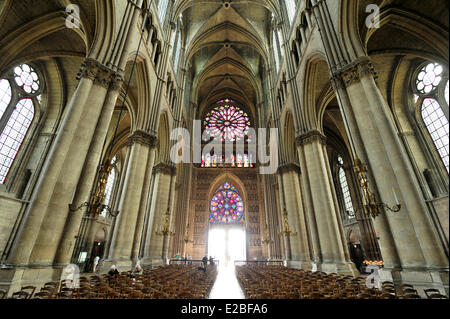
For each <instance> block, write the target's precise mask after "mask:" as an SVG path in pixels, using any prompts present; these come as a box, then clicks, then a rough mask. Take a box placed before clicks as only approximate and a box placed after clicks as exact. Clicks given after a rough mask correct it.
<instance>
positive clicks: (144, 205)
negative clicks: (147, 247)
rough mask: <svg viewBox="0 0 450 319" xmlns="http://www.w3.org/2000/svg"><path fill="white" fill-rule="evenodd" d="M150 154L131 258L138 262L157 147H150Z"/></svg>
mask: <svg viewBox="0 0 450 319" xmlns="http://www.w3.org/2000/svg"><path fill="white" fill-rule="evenodd" d="M149 152H150V154H149V156H148V161H147V164H146V165H145V166H146V167H147V170H146V172H145V179H144V185H143V188H142V194H141V202H140V206H139V215H138V220H137V222H136V230H135V232H134V241H133V249H132V251H131V258H132V260H133V262H137V260H138V259H139V250H140V247H141V238H142V236H143V228H144V219H145V215H146V212H147V210H148V207H147V206H148V201H147V199H148V195H149V192H150V191H151V180H152V172H153V164H154V161H155V152H156V148H155V147H153V148H151V149H150V151H149Z"/></svg>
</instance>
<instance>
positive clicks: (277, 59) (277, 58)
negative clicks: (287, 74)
mask: <svg viewBox="0 0 450 319" xmlns="http://www.w3.org/2000/svg"><path fill="white" fill-rule="evenodd" d="M273 54H274V56H275V67H276V69H277V73H278V70H279V69H280V55H279V48H278V41H277V34H276V32H275V31H274V32H273Z"/></svg>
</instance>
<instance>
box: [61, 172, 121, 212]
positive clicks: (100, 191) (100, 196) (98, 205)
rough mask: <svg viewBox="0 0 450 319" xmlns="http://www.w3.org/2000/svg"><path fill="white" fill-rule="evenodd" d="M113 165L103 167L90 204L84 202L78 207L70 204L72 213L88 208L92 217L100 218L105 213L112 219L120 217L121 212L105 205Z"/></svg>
mask: <svg viewBox="0 0 450 319" xmlns="http://www.w3.org/2000/svg"><path fill="white" fill-rule="evenodd" d="M112 168H113V167H112V165H101V166H100V173H99V178H98V182H97V186H96V188H95V189H96V191H95V193H94V195H93V196H92V197H91V200H90V201H89V202H84V203H82V204H81V205H79V206H78V207H77V206H76V205H74V204H69V209H70V211H71V212H73V213H74V212H76V211H79V210H80V209H82V208H83V207H87V208H88V212H87V214H88V215H89V216H92V217H97V216H100V215H101V214H102V213H103V212H104V211H106V212H107V213H108V214H109V215H110V216H111V217H117V215H119V211H118V210H117V211H113V210H112V209H111V207H110V206H109V205H105V204H104V202H105V195H106V194H105V193H106V192H105V190H106V183H107V181H108V176H109V173H110V172H111V170H112Z"/></svg>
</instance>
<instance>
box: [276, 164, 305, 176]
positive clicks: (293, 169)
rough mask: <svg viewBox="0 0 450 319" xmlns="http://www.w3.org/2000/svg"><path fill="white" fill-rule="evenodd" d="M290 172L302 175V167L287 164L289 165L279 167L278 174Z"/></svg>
mask: <svg viewBox="0 0 450 319" xmlns="http://www.w3.org/2000/svg"><path fill="white" fill-rule="evenodd" d="M289 172H296V173H299V174H300V166H298V164H295V163H287V164H283V165H280V166H279V167H278V172H277V173H279V174H283V173H289Z"/></svg>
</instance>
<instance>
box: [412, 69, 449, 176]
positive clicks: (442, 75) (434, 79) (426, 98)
mask: <svg viewBox="0 0 450 319" xmlns="http://www.w3.org/2000/svg"><path fill="white" fill-rule="evenodd" d="M413 86H415V87H414V89H415V94H414V101H415V102H416V103H417V107H419V108H420V109H419V110H420V115H421V120H422V122H423V124H425V127H426V129H427V131H428V134H429V136H430V137H431V139H432V140H433V142H434V146H435V147H436V150H437V153H438V154H439V156H440V158H441V160H442V162H443V164H444V166H445V168H446V169H447V172H448V171H449V159H448V153H449V141H448V139H449V128H448V114H447V115H446V114H445V112H444V110H443V108H442V105H441V104H444V103H447V106H446V107H448V90H449V88H448V73H447V72H444V67H443V66H442V65H440V64H439V63H427V64H426V65H425V66H423V67H421V68H420V70H419V73H418V74H417V77H416V78H415V81H414V83H413Z"/></svg>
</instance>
